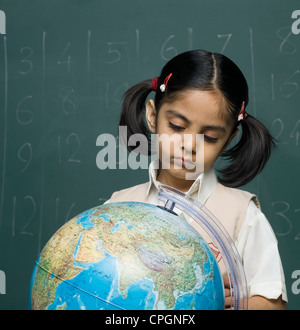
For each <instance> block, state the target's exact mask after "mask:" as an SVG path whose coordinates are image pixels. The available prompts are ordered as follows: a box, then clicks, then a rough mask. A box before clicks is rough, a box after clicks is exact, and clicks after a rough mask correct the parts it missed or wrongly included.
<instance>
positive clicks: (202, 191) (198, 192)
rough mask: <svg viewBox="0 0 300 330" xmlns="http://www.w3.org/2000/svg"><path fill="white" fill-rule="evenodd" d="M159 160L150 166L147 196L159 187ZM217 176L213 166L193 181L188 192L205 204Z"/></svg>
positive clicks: (215, 183)
mask: <svg viewBox="0 0 300 330" xmlns="http://www.w3.org/2000/svg"><path fill="white" fill-rule="evenodd" d="M158 164H159V161H158V160H157V159H156V160H153V161H152V162H151V163H150V166H149V185H148V189H147V196H149V194H150V191H152V190H154V191H155V192H156V193H157V192H158V189H159V181H157V179H156V175H157V169H158ZM217 183H218V181H217V177H216V173H215V169H214V168H213V166H212V167H211V168H210V169H208V170H207V171H205V172H203V173H201V174H200V175H199V176H198V177H197V179H196V180H195V181H194V182H193V184H192V186H191V187H190V189H189V190H188V191H187V192H186V194H187V195H188V196H191V197H193V198H197V200H198V201H199V202H200V203H201V204H204V203H205V202H206V200H207V199H208V197H209V196H210V195H211V193H212V192H213V191H214V189H215V187H216V185H217Z"/></svg>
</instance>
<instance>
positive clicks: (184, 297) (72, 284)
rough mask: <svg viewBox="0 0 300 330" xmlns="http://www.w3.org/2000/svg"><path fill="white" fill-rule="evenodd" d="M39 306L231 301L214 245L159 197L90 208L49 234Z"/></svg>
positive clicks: (34, 290)
mask: <svg viewBox="0 0 300 330" xmlns="http://www.w3.org/2000/svg"><path fill="white" fill-rule="evenodd" d="M30 291H31V295H30V305H31V306H30V307H31V308H32V309H114V310H118V309H186V310H187V309H223V308H224V293H223V282H222V278H221V275H220V271H219V269H218V265H217V262H216V259H215V257H214V256H213V253H212V251H211V250H210V248H209V247H208V246H207V244H206V243H205V241H204V240H203V239H202V237H201V236H200V235H199V234H198V233H197V232H196V231H195V230H194V229H193V228H191V227H190V226H189V225H188V224H187V222H186V221H184V220H183V219H181V218H180V217H178V216H176V215H173V214H170V213H169V212H167V211H165V210H162V209H160V208H158V207H156V206H154V205H149V204H143V203H134V202H132V203H129V202H126V203H125V202H124V203H114V204H106V205H101V206H99V207H95V208H93V209H91V210H88V211H85V212H83V213H81V214H80V215H78V216H76V217H75V218H73V219H72V220H70V221H68V222H67V223H66V224H65V225H64V226H62V227H61V228H60V229H59V230H58V231H57V232H56V233H55V234H54V235H53V236H52V238H51V239H50V240H49V242H48V243H47V244H46V246H45V247H44V249H43V251H42V253H41V254H40V256H39V258H38V260H37V262H36V267H35V269H34V271H33V275H32V283H31V290H30Z"/></svg>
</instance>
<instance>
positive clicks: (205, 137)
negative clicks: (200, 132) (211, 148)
mask: <svg viewBox="0 0 300 330" xmlns="http://www.w3.org/2000/svg"><path fill="white" fill-rule="evenodd" d="M204 140H205V141H207V142H211V143H216V142H217V141H218V139H217V138H213V137H211V136H207V135H204Z"/></svg>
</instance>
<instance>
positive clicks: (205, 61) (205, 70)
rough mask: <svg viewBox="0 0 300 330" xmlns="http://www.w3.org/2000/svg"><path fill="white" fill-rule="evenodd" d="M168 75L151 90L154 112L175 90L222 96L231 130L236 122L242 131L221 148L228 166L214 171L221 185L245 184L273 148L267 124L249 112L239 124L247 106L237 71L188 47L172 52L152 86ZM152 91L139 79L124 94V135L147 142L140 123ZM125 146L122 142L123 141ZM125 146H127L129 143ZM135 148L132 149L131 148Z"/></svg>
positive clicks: (229, 63)
mask: <svg viewBox="0 0 300 330" xmlns="http://www.w3.org/2000/svg"><path fill="white" fill-rule="evenodd" d="M170 73H172V77H171V78H170V80H169V81H168V84H167V89H166V91H165V92H161V91H160V89H159V88H158V89H157V91H156V93H155V99H154V102H155V107H156V111H157V113H158V111H159V109H160V106H161V105H162V103H163V102H167V101H168V102H170V101H172V100H173V99H176V96H178V92H183V91H185V90H191V89H194V90H203V91H212V92H215V93H218V94H219V95H221V96H222V98H223V99H224V101H225V102H222V104H224V111H225V112H224V114H225V115H226V116H227V118H228V119H229V120H230V121H231V123H232V125H233V130H232V133H233V132H235V131H236V128H237V126H238V125H239V123H241V127H242V134H241V138H240V140H239V141H238V143H237V144H236V145H234V146H233V147H232V148H231V149H229V150H225V151H224V152H223V153H222V154H221V156H223V157H225V158H226V159H227V160H229V165H228V166H227V167H226V168H224V169H222V170H220V171H219V172H220V173H221V177H219V181H220V182H221V183H222V184H224V185H225V186H227V187H239V186H242V185H245V184H247V183H248V182H250V181H251V180H252V179H253V178H254V177H255V176H256V175H257V174H258V173H259V172H260V171H261V170H262V169H263V168H264V166H265V164H266V162H267V161H268V159H269V157H270V153H271V149H272V147H274V140H273V138H272V136H271V134H270V133H269V131H268V130H267V128H266V127H265V126H264V125H263V124H262V123H261V122H260V121H258V120H257V119H255V118H254V117H253V116H251V115H248V116H247V117H246V118H245V120H244V121H241V122H239V121H238V120H237V119H238V114H239V112H240V110H241V108H242V105H243V102H245V107H246V106H247V104H248V85H247V82H246V79H245V77H244V75H243V73H242V72H241V70H240V69H239V68H238V67H237V66H236V64H234V63H233V62H232V61H231V60H230V59H229V58H227V57H226V56H224V55H222V54H218V53H211V52H208V51H205V50H193V51H188V52H185V53H182V54H179V55H177V56H176V57H174V58H173V59H171V60H170V61H169V62H168V63H166V65H165V66H164V67H163V69H162V71H161V74H160V76H159V77H158V86H160V85H161V84H163V83H164V80H165V79H166V77H167V76H168V75H169V74H170ZM151 91H152V79H149V80H145V81H143V82H141V83H139V84H137V85H135V86H133V87H131V88H130V89H128V91H127V92H126V93H125V95H124V99H123V106H122V114H121V118H120V126H127V138H128V139H129V138H130V136H131V135H132V134H137V133H140V134H143V135H145V136H147V138H148V141H149V148H148V150H149V154H150V152H151V145H150V142H151V140H150V131H149V129H148V126H147V124H146V122H145V117H144V110H145V102H146V99H147V97H148V95H149V93H150V92H151ZM127 145H128V144H127ZM129 148H130V147H129ZM134 148H135V147H132V149H134Z"/></svg>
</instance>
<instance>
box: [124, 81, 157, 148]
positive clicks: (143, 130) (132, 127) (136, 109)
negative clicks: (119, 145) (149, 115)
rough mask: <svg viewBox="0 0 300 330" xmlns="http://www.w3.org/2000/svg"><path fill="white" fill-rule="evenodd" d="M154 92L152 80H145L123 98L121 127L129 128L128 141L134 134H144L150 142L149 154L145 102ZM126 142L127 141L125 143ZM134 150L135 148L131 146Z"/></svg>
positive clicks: (130, 89)
mask: <svg viewBox="0 0 300 330" xmlns="http://www.w3.org/2000/svg"><path fill="white" fill-rule="evenodd" d="M151 91H152V80H151V79H149V80H144V81H142V82H140V83H138V84H136V85H134V86H132V87H131V88H129V89H128V90H127V91H126V93H125V94H124V97H123V103H122V113H121V117H120V126H127V141H126V142H128V140H129V138H130V136H131V135H133V134H143V135H144V136H146V137H147V140H148V154H150V153H151V148H150V147H151V143H150V141H151V139H150V136H149V135H150V132H149V129H148V126H147V124H146V121H145V118H144V110H145V102H146V99H147V96H148V94H149V93H150V92H151ZM124 142H125V141H124ZM127 146H128V149H129V150H134V149H135V148H136V147H135V146H129V145H128V143H127Z"/></svg>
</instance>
